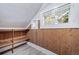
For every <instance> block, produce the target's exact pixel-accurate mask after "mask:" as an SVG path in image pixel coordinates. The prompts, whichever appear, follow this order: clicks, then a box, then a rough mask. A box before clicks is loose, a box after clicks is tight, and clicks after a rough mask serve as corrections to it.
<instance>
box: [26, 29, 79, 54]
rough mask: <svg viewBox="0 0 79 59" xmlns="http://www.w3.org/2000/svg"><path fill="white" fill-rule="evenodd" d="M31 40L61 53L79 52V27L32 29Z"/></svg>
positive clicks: (29, 35) (29, 36) (29, 33)
mask: <svg viewBox="0 0 79 59" xmlns="http://www.w3.org/2000/svg"><path fill="white" fill-rule="evenodd" d="M27 36H28V38H29V39H30V42H32V43H35V44H37V45H39V46H41V47H44V48H46V49H48V50H50V51H52V52H54V53H56V54H59V55H76V54H79V29H77V28H76V29H73V28H58V29H31V30H30V31H29V32H28V34H27Z"/></svg>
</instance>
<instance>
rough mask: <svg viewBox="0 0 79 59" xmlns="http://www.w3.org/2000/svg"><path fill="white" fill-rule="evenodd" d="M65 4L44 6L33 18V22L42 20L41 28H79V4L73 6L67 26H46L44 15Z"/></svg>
mask: <svg viewBox="0 0 79 59" xmlns="http://www.w3.org/2000/svg"><path fill="white" fill-rule="evenodd" d="M61 5H63V4H60V3H55V4H53V3H52V4H43V6H42V7H41V9H40V11H39V12H38V13H37V15H36V16H35V17H34V18H33V20H40V23H41V25H40V26H41V28H79V4H74V3H73V4H71V10H70V15H69V22H68V23H66V24H53V25H44V22H43V16H42V13H43V12H46V11H48V10H51V9H53V8H56V7H58V6H61Z"/></svg>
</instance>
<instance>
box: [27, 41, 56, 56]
mask: <svg viewBox="0 0 79 59" xmlns="http://www.w3.org/2000/svg"><path fill="white" fill-rule="evenodd" d="M27 44H28V45H30V46H31V47H33V48H35V49H37V50H39V51H41V52H42V53H45V54H46V55H57V54H55V53H53V52H51V51H49V50H47V49H45V48H43V47H40V46H38V45H36V44H34V43H31V42H27Z"/></svg>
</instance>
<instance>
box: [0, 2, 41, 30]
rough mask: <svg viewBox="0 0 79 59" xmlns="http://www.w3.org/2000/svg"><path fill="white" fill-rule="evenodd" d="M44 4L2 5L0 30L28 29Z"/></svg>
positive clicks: (0, 7) (0, 5)
mask: <svg viewBox="0 0 79 59" xmlns="http://www.w3.org/2000/svg"><path fill="white" fill-rule="evenodd" d="M41 6H42V3H0V29H5V28H8V29H12V28H23V29H24V28H26V27H27V26H28V24H29V23H30V21H31V20H32V18H33V17H34V16H35V15H36V13H37V12H38V11H39V9H40V7H41Z"/></svg>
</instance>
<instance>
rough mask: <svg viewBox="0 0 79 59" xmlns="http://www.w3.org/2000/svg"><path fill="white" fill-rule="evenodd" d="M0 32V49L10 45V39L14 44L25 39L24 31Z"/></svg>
mask: <svg viewBox="0 0 79 59" xmlns="http://www.w3.org/2000/svg"><path fill="white" fill-rule="evenodd" d="M12 36H13V32H12V31H0V47H5V46H7V45H10V44H12V38H13V40H14V43H16V42H17V41H22V40H24V39H26V31H14V36H13V37H12Z"/></svg>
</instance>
